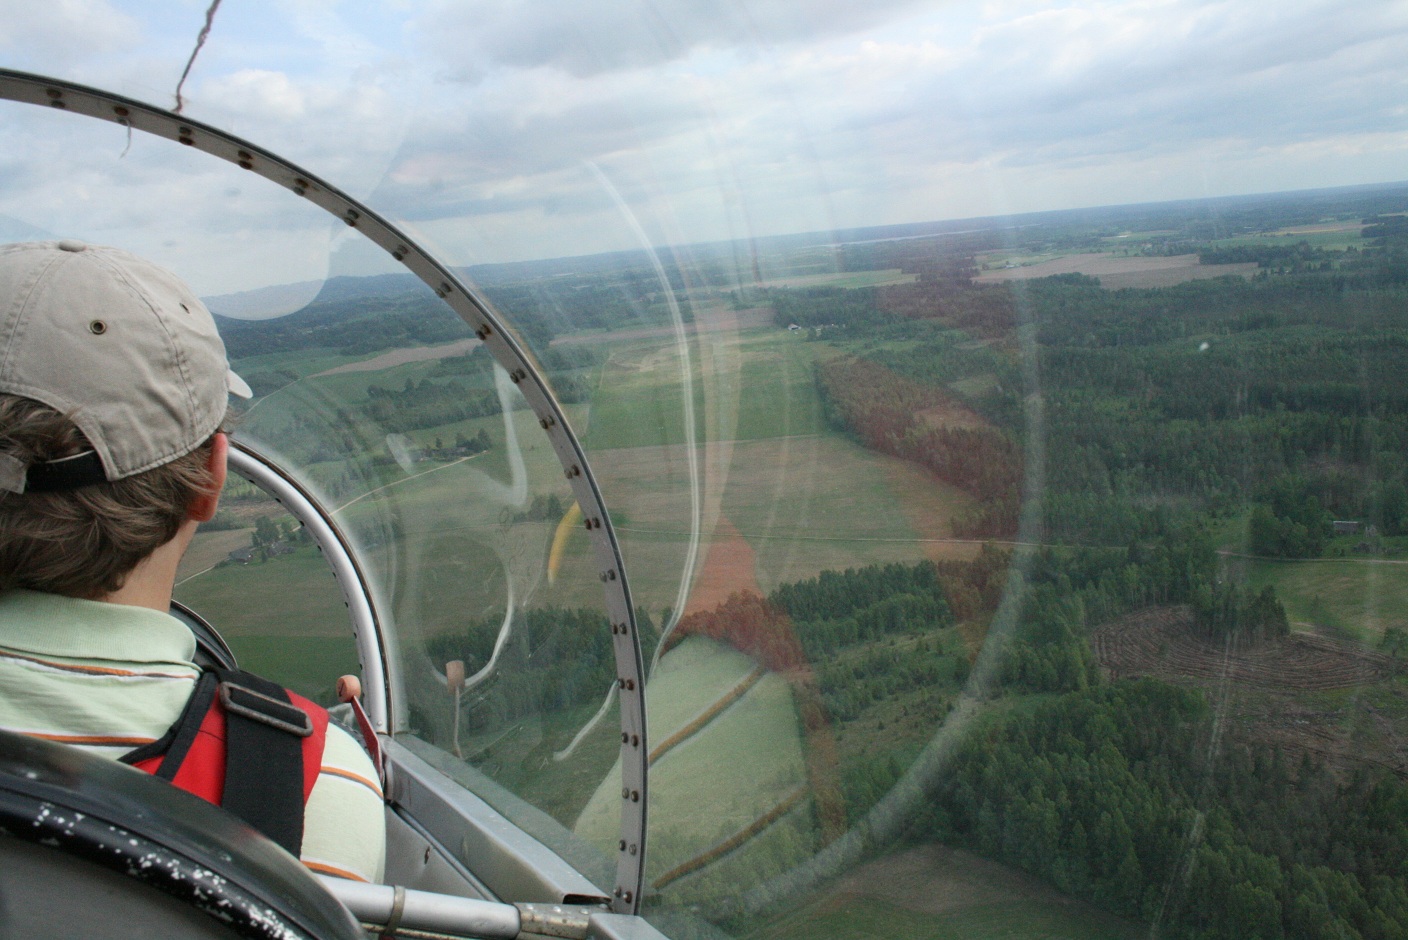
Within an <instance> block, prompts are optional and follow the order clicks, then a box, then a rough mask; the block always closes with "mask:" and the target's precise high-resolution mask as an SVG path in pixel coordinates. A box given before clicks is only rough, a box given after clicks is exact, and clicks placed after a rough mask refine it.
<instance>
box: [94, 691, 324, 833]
mask: <svg viewBox="0 0 1408 940" xmlns="http://www.w3.org/2000/svg"><path fill="white" fill-rule="evenodd" d="M326 733H327V712H326V711H324V710H323V709H321V708H319V707H318V706H316V705H314V704H313V703H312V702H309V701H308V700H307V699H304V698H302V697H301V696H295V695H292V693H290V692H288V690H286V689H284V688H282V687H281V686H279V685H278V684H276V683H273V682H270V681H269V680H267V679H264V678H261V677H259V676H256V675H253V674H251V673H248V672H242V671H236V670H226V669H211V670H208V671H206V672H205V673H204V674H202V676H201V678H200V681H199V682H198V683H197V684H196V689H195V692H194V693H193V694H192V695H191V698H190V700H189V701H188V702H187V703H186V708H185V709H184V710H183V711H182V713H181V717H180V718H178V719H177V720H176V723H175V724H173V725H172V726H171V728H170V730H168V731H167V732H166V734H165V735H163V736H162V737H161V738H160V739H159V740H157V741H155V742H153V743H152V744H148V745H145V746H143V747H140V748H138V749H137V750H135V751H132V752H131V753H129V754H127V755H125V756H124V757H123V758H122V760H123V762H124V763H128V764H132V765H134V766H137V767H139V768H140V769H142V770H146V771H147V772H148V773H152V774H155V775H156V776H158V777H161V778H163V779H165V780H168V781H170V782H171V783H172V784H174V785H175V786H178V787H180V788H181V789H183V790H188V791H190V792H191V793H194V794H195V795H197V796H200V797H202V798H204V799H206V800H208V801H209V802H212V803H216V804H217V805H219V806H222V807H224V808H225V809H227V810H229V811H230V812H232V813H234V814H235V815H237V816H239V817H240V818H242V819H244V820H245V822H247V823H249V824H250V825H252V826H254V827H255V828H256V829H258V830H259V831H261V832H263V833H264V834H265V835H266V836H268V837H269V838H271V839H273V840H274V841H275V842H277V843H279V845H281V846H283V847H284V848H285V849H287V850H288V851H289V852H290V853H292V854H293V855H294V856H297V855H298V854H299V849H300V848H301V847H302V844H303V807H304V801H305V800H306V799H307V797H308V793H309V792H311V791H312V788H313V783H314V782H316V780H317V775H318V771H319V769H320V768H321V764H322V752H323V744H324V742H325V739H326Z"/></svg>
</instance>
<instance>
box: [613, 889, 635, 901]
mask: <svg viewBox="0 0 1408 940" xmlns="http://www.w3.org/2000/svg"><path fill="white" fill-rule="evenodd" d="M612 893H613V895H614V896H615V897H618V898H620V899H621V900H623V901H625V902H626V903H627V904H630V903H631V892H629V891H626V890H623V889H621V888H617V889H616V890H615V891H614V892H612Z"/></svg>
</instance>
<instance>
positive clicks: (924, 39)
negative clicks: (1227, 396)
mask: <svg viewBox="0 0 1408 940" xmlns="http://www.w3.org/2000/svg"><path fill="white" fill-rule="evenodd" d="M3 2H5V0H0V3H3ZM134 3H135V0H134ZM199 5H200V4H196V6H199ZM139 6H140V5H134V6H133V7H131V8H130V9H129V11H128V12H129V13H131V12H134V11H136V10H137V9H138V7H139ZM156 6H157V7H159V8H161V9H160V10H159V11H158V12H153V13H152V14H151V16H150V17H147V16H144V17H143V18H142V19H141V21H140V22H141V28H142V30H145V31H146V33H147V34H150V35H151V36H154V37H159V40H160V41H159V42H156V43H155V45H153V46H152V48H155V49H159V50H161V55H160V56H157V55H156V53H154V52H152V50H151V49H149V48H147V45H148V44H146V43H144V44H143V48H142V49H140V50H131V51H130V52H128V53H126V54H123V53H121V52H120V51H119V52H111V51H106V52H103V53H102V54H101V55H100V54H98V53H96V52H94V53H92V55H91V57H88V58H84V57H79V59H76V60H75V63H76V64H75V65H74V69H75V70H76V71H83V70H87V71H86V72H85V73H84V74H85V75H88V74H91V73H94V72H101V73H104V74H112V75H115V76H118V78H119V84H120V85H121V83H122V82H127V83H129V84H130V83H131V82H132V81H134V80H135V78H140V80H141V81H143V82H145V83H146V85H147V86H148V87H154V88H156V89H158V92H156V93H154V94H148V95H146V97H149V98H156V99H157V100H161V97H162V95H164V94H168V93H169V92H168V91H167V85H166V81H167V79H166V78H165V77H164V76H165V75H166V74H167V72H171V73H172V80H171V84H173V85H174V75H175V74H177V73H179V65H180V64H182V63H183V61H184V59H183V55H184V53H185V52H187V51H188V49H189V43H190V41H191V40H192V39H193V33H194V28H193V26H192V28H190V29H187V26H189V25H191V18H192V17H191V15H192V11H193V10H194V9H195V7H194V6H192V0H169V2H168V3H166V4H156ZM178 7H179V8H180V16H176V15H175V13H174V12H173V11H174V10H175V9H176V8H178ZM195 25H198V24H195ZM178 27H179V28H178ZM133 28H134V29H135V28H136V27H133ZM407 43H409V45H407ZM417 43H419V44H420V45H421V47H425V48H430V47H433V48H434V49H435V50H438V51H437V52H436V55H435V57H434V58H433V59H423V58H418V57H417V54H416V48H417V46H416V44H417ZM1405 57H1408V8H1406V7H1404V6H1402V5H1395V4H1370V5H1367V6H1364V7H1362V8H1359V9H1356V10H1355V11H1354V14H1353V15H1347V13H1346V11H1345V10H1344V9H1343V8H1342V5H1341V4H1339V3H1337V2H1333V0H1282V2H1280V3H1278V4H1277V5H1276V6H1275V7H1274V8H1270V7H1265V6H1253V5H1249V4H1246V3H1244V2H1240V0H1128V2H1114V0H1107V2H1082V3H1061V2H1054V0H1002V2H995V0H994V2H988V3H986V4H982V5H976V4H958V3H948V2H936V3H935V2H931V3H920V2H895V3H888V4H858V3H854V2H847V3H841V2H839V0H837V2H827V3H811V4H806V5H801V4H797V3H792V2H788V3H784V2H782V0H764V2H754V3H740V2H728V3H723V4H717V3H711V4H707V5H706V4H704V3H703V2H702V0H678V2H657V3H652V4H644V3H640V2H637V0H606V2H604V3H603V4H599V5H595V6H587V5H582V4H577V3H572V4H568V3H565V2H562V0H550V2H548V3H544V4H537V5H534V6H531V7H530V6H528V5H526V4H522V3H517V2H513V3H510V2H508V0H504V2H491V0H475V2H472V3H462V4H461V3H456V4H451V3H449V0H443V2H440V3H437V4H432V5H430V6H428V7H427V6H421V5H416V4H410V5H406V6H405V8H404V9H403V8H400V7H395V6H386V5H381V4H371V3H364V2H360V0H356V2H354V0H287V2H274V0H248V2H246V3H242V4H235V5H229V6H228V8H222V12H221V14H220V17H219V18H217V21H216V29H215V32H213V33H212V39H211V42H210V43H209V44H208V45H207V47H206V50H205V51H204V52H203V53H202V58H201V60H200V62H199V63H198V64H197V68H196V71H195V73H194V74H193V76H192V81H191V83H190V84H189V85H188V86H187V92H188V97H189V99H190V102H191V103H190V105H188V113H191V114H192V115H193V116H196V117H200V118H203V119H206V120H209V121H211V122H212V123H215V124H217V125H220V126H224V127H228V128H230V129H232V130H234V131H235V132H236V133H239V134H242V135H243V136H247V137H249V138H250V139H252V140H254V141H255V142H256V143H259V144H261V145H263V146H266V147H269V148H270V149H273V150H275V151H276V152H279V153H281V154H283V155H285V156H286V157H289V158H290V159H293V160H294V161H295V162H298V163H301V164H303V165H305V166H307V167H308V168H309V169H311V170H312V171H314V172H315V173H319V174H321V175H323V176H325V177H327V178H328V179H329V180H330V181H331V182H333V183H334V184H336V185H339V186H341V187H342V188H344V189H347V190H349V191H350V192H352V193H353V194H354V195H358V196H363V197H366V198H368V199H369V200H370V201H371V202H372V204H373V205H374V206H376V207H377V208H379V209H381V210H384V211H387V212H388V213H389V214H391V215H393V216H397V217H400V218H403V219H410V220H412V221H413V222H414V223H416V224H419V225H421V226H423V228H424V230H426V231H428V232H433V233H434V237H435V238H436V239H437V243H439V244H441V245H443V246H445V247H446V249H447V251H449V252H450V253H451V258H450V260H452V261H455V262H467V261H475V260H489V259H498V258H507V257H514V256H520V255H523V254H536V255H551V254H567V253H578V252H582V251H592V250H603V249H607V248H615V247H624V246H625V245H627V244H630V243H631V239H632V238H633V235H632V234H631V232H632V226H631V225H629V224H626V222H625V221H624V220H623V219H622V218H621V215H620V210H619V209H618V204H617V202H616V197H617V196H619V198H620V199H621V200H623V201H624V203H625V205H626V206H627V207H628V209H629V211H630V212H633V213H635V214H636V215H637V216H638V217H639V219H640V220H642V221H641V224H642V226H643V227H644V228H645V229H646V230H647V231H649V232H650V233H651V237H652V238H659V239H667V240H700V239H713V238H724V237H735V236H740V235H748V234H754V233H780V232H786V231H797V230H803V229H812V228H821V227H825V226H828V225H833V224H834V225H843V226H855V225H864V224H877V223H886V222H895V221H917V220H922V219H926V218H944V217H953V216H963V215H982V214H993V213H998V212H1002V211H1006V210H1009V209H1010V210H1031V209H1038V208H1043V207H1062V206H1070V205H1078V204H1080V202H1079V201H1080V200H1083V199H1089V200H1092V201H1095V202H1116V201H1142V200H1147V199H1151V198H1172V197H1179V196H1194V195H1200V194H1204V193H1209V194H1211V193H1229V192H1236V191H1239V190H1245V189H1268V188H1283V187H1287V188H1295V187H1309V186H1321V185H1334V184H1337V183H1352V182H1367V181H1372V180H1375V179H1380V180H1381V179H1384V178H1389V177H1394V176H1402V175H1404V174H1403V173H1402V171H1401V170H1400V171H1395V170H1394V169H1392V167H1393V166H1394V165H1395V163H1394V160H1395V158H1396V159H1397V160H1398V161H1399V164H1400V165H1408V164H1405V163H1403V158H1404V157H1405V156H1408V152H1405V149H1404V143H1403V141H1402V137H1401V135H1402V133H1403V128H1404V123H1403V120H1404V105H1403V104H1402V102H1403V101H1405V100H1408V94H1405V93H1408V88H1405V83H1406V82H1408V78H1406V77H1405V73H1404V70H1403V69H1402V67H1401V63H1402V62H1403V61H1404V59H1405ZM167 59H170V60H172V61H166V60H167ZM464 63H470V66H469V67H468V71H467V70H466V67H464V65H463V64H464ZM7 64H8V63H7ZM471 72H472V74H470V73H471ZM134 77H135V78H134ZM469 78H472V79H473V80H472V81H467V80H465V79H469ZM8 139H9V138H8V137H7V140H8ZM0 159H3V158H0ZM59 159H61V160H62V159H63V157H62V155H61V156H60V157H59ZM592 167H596V168H598V169H599V171H600V174H599V175H598V174H597V173H596V172H595V171H593V170H592V169H591V168H592ZM25 172H27V171H26V169H25V168H24V167H20V168H19V169H17V170H16V171H15V176H14V178H15V179H16V180H18V179H21V178H25V177H24V173H25ZM170 172H171V174H172V175H171V176H170V177H169V178H168V180H167V182H166V183H165V185H166V187H167V188H168V189H169V190H171V191H172V192H183V191H184V190H183V187H184V186H185V185H186V183H187V182H188V181H189V182H190V183H191V184H192V185H193V186H194V185H195V184H196V183H197V182H200V183H201V184H202V185H204V184H205V181H204V179H203V177H202V176H201V174H200V173H199V172H197V171H195V170H186V169H175V168H172V169H171V170H170ZM603 179H604V180H607V181H609V182H610V184H611V186H613V187H614V188H615V190H616V193H615V194H614V195H613V194H612V193H610V192H608V191H607V190H606V188H605V187H604V185H603ZM123 185H125V186H127V187H129V188H131V190H132V192H133V193H134V194H135V193H137V192H139V191H140V192H145V191H143V190H141V188H140V187H139V186H137V184H135V183H133V182H131V181H130V180H128V181H126V182H124V184H123ZM151 185H152V186H154V187H156V186H159V185H160V184H157V183H152V184H151ZM0 187H3V183H0ZM41 189H43V187H41ZM134 198H135V196H134ZM188 200H189V201H188V205H189V206H191V207H192V211H197V210H198V211H200V212H212V213H215V212H218V213H219V215H218V216H217V217H216V218H215V219H214V220H213V221H212V223H211V226H212V229H213V230H216V231H224V230H225V229H222V228H221V226H222V225H223V226H225V227H226V228H228V227H229V225H230V224H231V220H232V219H237V220H241V221H240V224H241V225H243V224H246V222H244V221H243V219H244V218H245V215H244V214H245V210H246V209H253V208H254V207H256V206H258V205H260V204H259V203H258V202H256V201H249V200H245V201H243V202H242V204H241V205H240V206H236V207H234V208H232V207H231V205H230V204H229V202H230V201H229V200H225V201H223V202H220V201H218V200H217V201H211V200H209V199H206V198H205V197H203V196H201V195H199V194H198V193H196V192H195V191H194V190H192V194H191V195H190V196H189V197H188ZM217 202H219V203H220V204H219V206H218V207H217V205H216V203H217ZM0 211H3V206H0ZM143 217H144V216H141V215H139V214H133V215H132V216H131V218H133V219H136V218H143ZM247 224H250V225H253V224H254V222H253V221H252V220H251V221H249V222H248V223H247ZM192 227H193V228H194V227H195V226H194V224H193V225H192Z"/></svg>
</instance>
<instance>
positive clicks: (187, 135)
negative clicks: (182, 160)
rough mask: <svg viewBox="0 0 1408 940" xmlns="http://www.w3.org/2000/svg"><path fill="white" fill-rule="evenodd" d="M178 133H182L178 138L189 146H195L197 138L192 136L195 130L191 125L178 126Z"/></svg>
mask: <svg viewBox="0 0 1408 940" xmlns="http://www.w3.org/2000/svg"><path fill="white" fill-rule="evenodd" d="M176 133H177V134H180V135H181V136H180V137H178V138H177V139H178V140H180V141H181V143H183V144H185V145H186V146H187V147H193V146H195V143H196V142H195V140H194V139H193V138H192V137H191V134H192V133H194V132H193V131H192V130H191V129H190V128H189V127H178V128H177V129H176Z"/></svg>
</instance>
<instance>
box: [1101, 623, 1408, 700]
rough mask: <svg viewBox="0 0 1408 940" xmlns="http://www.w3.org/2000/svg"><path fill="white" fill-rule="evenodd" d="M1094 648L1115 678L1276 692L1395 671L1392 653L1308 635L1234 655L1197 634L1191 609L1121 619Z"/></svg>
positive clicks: (1322, 687)
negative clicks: (1223, 683)
mask: <svg viewBox="0 0 1408 940" xmlns="http://www.w3.org/2000/svg"><path fill="white" fill-rule="evenodd" d="M1091 644H1092V646H1093V647H1094V649H1095V655H1096V657H1097V658H1098V659H1099V661H1100V665H1101V667H1102V668H1104V669H1105V670H1106V672H1107V673H1109V674H1110V675H1111V676H1112V677H1121V676H1157V677H1160V678H1178V677H1186V678H1191V679H1213V680H1228V681H1231V682H1234V683H1237V684H1239V685H1248V686H1253V687H1256V688H1260V689H1268V690H1272V691H1295V692H1320V691H1327V690H1330V689H1345V688H1351V687H1353V686H1358V685H1363V684H1365V683H1371V682H1380V681H1383V680H1384V679H1387V678H1388V677H1389V676H1390V675H1391V674H1392V673H1393V661H1392V660H1391V659H1389V658H1388V657H1387V656H1384V655H1382V654H1380V653H1375V652H1372V651H1370V650H1366V649H1363V648H1362V647H1360V646H1358V645H1356V644H1353V643H1345V642H1341V641H1338V640H1330V639H1326V638H1324V637H1319V636H1312V635H1309V634H1304V633H1295V634H1292V635H1290V636H1287V637H1283V638H1281V639H1277V640H1270V641H1267V642H1265V643H1262V644H1260V645H1258V646H1256V647H1253V648H1251V649H1246V650H1235V651H1234V650H1228V649H1225V648H1223V647H1222V646H1221V645H1220V644H1217V643H1214V642H1212V641H1211V640H1208V639H1206V638H1204V637H1202V636H1200V635H1199V634H1198V633H1196V632H1195V631H1194V629H1193V615H1192V612H1191V611H1190V610H1189V609H1188V608H1187V607H1156V608H1150V609H1147V610H1142V611H1138V612H1136V613H1133V614H1129V615H1127V616H1124V617H1121V618H1119V619H1118V620H1114V621H1111V622H1110V623H1107V624H1104V625H1103V626H1100V627H1097V628H1096V629H1095V631H1094V632H1093V633H1092V634H1091Z"/></svg>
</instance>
